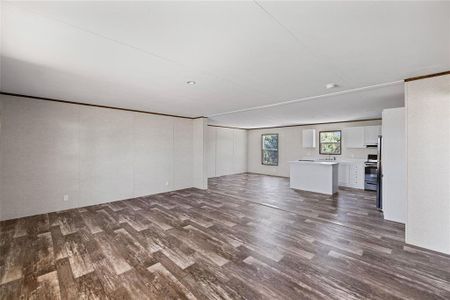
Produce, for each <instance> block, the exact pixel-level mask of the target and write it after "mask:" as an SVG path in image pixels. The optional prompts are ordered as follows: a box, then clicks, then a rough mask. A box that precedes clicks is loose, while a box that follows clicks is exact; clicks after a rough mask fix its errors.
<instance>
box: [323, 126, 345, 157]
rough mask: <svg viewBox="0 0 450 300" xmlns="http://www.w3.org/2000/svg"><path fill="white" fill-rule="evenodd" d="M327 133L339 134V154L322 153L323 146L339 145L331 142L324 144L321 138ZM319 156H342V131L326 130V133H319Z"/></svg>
mask: <svg viewBox="0 0 450 300" xmlns="http://www.w3.org/2000/svg"><path fill="white" fill-rule="evenodd" d="M327 132H339V136H340V139H339V153H338V154H336V153H322V144H338V143H337V142H336V143H330V142H323V143H322V139H321V138H320V135H321V134H322V133H327ZM319 154H320V155H342V130H324V131H319Z"/></svg>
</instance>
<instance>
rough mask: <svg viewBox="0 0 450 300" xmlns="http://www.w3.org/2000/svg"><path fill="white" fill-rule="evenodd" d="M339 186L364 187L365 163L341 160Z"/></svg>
mask: <svg viewBox="0 0 450 300" xmlns="http://www.w3.org/2000/svg"><path fill="white" fill-rule="evenodd" d="M339 186H345V187H351V188H355V189H364V163H363V162H339Z"/></svg>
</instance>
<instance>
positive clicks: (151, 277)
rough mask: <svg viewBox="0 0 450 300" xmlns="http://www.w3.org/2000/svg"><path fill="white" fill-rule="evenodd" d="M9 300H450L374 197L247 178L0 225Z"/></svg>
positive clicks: (429, 262) (445, 286) (1, 290)
mask: <svg viewBox="0 0 450 300" xmlns="http://www.w3.org/2000/svg"><path fill="white" fill-rule="evenodd" d="M0 254H1V255H0V298H1V299H18V298H24V299H31V298H32V299H59V298H61V299H108V298H110V299H111V298H114V299H244V298H245V299H450V256H446V255H443V254H438V253H435V252H432V251H426V250H423V249H420V248H417V247H413V246H409V245H406V244H405V243H404V226H403V225H400V224H397V223H393V222H388V221H384V220H383V218H382V215H381V214H380V213H379V212H378V211H377V210H376V208H375V194H374V193H371V192H364V191H356V190H350V189H347V190H340V191H339V194H338V195H336V196H334V197H330V196H325V195H320V194H314V193H308V192H302V191H295V190H291V189H289V182H288V179H286V178H278V177H270V176H262V175H254V174H240V175H231V176H224V177H219V178H214V179H210V181H209V189H208V190H207V191H202V190H197V189H186V190H181V191H176V192H170V193H164V194H159V195H153V196H149V197H142V198H136V199H130V200H125V201H118V202H112V203H105V204H101V205H95V206H90V207H84V208H79V209H72V210H67V211H62V212H56V213H50V214H44V215H38V216H33V217H28V218H21V219H16V220H11V221H5V222H1V223H0Z"/></svg>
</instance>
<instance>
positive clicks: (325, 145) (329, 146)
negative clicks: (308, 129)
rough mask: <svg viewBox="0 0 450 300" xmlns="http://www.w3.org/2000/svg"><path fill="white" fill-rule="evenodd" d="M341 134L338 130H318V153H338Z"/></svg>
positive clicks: (339, 152)
mask: <svg viewBox="0 0 450 300" xmlns="http://www.w3.org/2000/svg"><path fill="white" fill-rule="evenodd" d="M341 135H342V134H341V131H340V130H335V131H321V132H319V153H320V154H329V155H340V154H341V148H342V147H341Z"/></svg>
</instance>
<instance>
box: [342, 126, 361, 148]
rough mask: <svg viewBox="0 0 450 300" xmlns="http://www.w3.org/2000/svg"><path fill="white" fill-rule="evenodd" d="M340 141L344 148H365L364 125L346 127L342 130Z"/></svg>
mask: <svg viewBox="0 0 450 300" xmlns="http://www.w3.org/2000/svg"><path fill="white" fill-rule="evenodd" d="M342 142H343V144H344V147H346V148H366V145H364V127H348V128H344V129H343V130H342Z"/></svg>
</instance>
